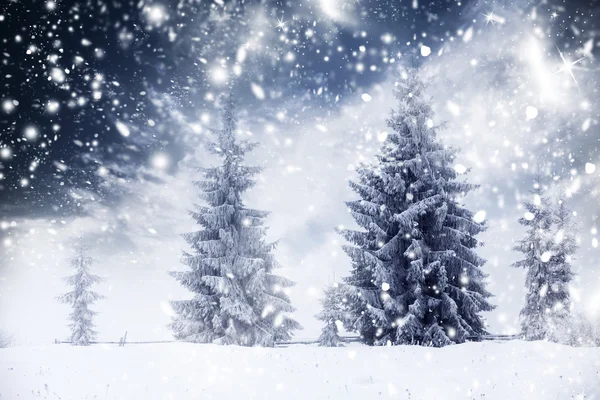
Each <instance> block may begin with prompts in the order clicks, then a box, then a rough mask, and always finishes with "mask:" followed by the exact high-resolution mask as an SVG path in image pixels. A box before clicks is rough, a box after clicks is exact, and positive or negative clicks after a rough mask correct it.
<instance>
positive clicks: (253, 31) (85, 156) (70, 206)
mask: <svg viewBox="0 0 600 400" xmlns="http://www.w3.org/2000/svg"><path fill="white" fill-rule="evenodd" d="M599 15H600V4H599V2H598V1H566V0H565V1H555V0H550V1H536V2H526V1H512V2H503V1H496V2H492V1H489V2H488V1H479V2H475V1H456V0H452V1H450V0H448V1H445V0H442V1H431V2H427V1H423V0H402V1H393V0H388V1H376V0H356V1H344V0H300V1H287V2H283V1H254V2H253V1H239V0H238V1H227V0H213V1H208V0H203V1H200V0H179V1H167V0H155V1H147V0H140V1H102V0H98V1H91V0H88V1H78V2H75V1H66V0H48V1H33V0H28V1H21V0H19V1H5V2H3V3H2V4H1V5H0V38H1V41H2V63H1V64H0V87H1V93H0V102H1V104H0V224H1V225H0V240H1V241H2V242H1V243H0V321H2V323H0V324H2V325H4V324H6V325H7V326H9V327H10V328H11V329H12V330H13V331H15V332H17V333H18V334H23V339H22V340H23V341H36V340H45V339H42V338H41V337H40V336H39V335H38V336H36V335H32V334H29V336H28V334H26V333H22V332H21V330H24V329H21V328H20V325H19V324H18V323H17V321H18V320H19V318H21V317H22V316H23V315H25V314H27V312H28V311H27V310H29V313H30V314H32V313H33V314H35V313H38V314H40V313H41V314H45V315H46V316H47V317H46V318H48V319H50V318H52V323H50V322H49V325H51V326H52V327H53V328H52V329H53V332H56V335H60V332H62V331H61V329H63V330H64V328H63V325H64V324H63V321H62V319H61V318H62V315H63V314H64V311H65V310H64V309H62V308H60V307H59V306H54V305H52V306H50V305H48V307H50V308H48V309H44V308H43V307H42V308H40V307H38V306H36V301H44V302H47V300H45V299H51V298H52V297H53V296H54V295H55V294H56V293H60V292H61V291H62V290H63V287H62V286H61V283H60V277H62V276H65V275H67V274H68V273H69V271H68V268H67V266H66V264H65V261H64V260H65V258H67V257H68V255H69V254H70V253H69V251H70V243H71V241H72V238H73V237H74V236H75V235H81V234H83V235H84V236H85V237H86V238H87V240H88V242H89V243H90V244H93V245H94V246H93V247H94V252H95V253H94V256H95V258H96V259H97V261H98V272H99V273H100V274H101V275H103V276H106V277H108V278H109V279H107V283H106V286H105V288H104V289H105V290H106V291H110V292H111V293H110V294H108V295H107V298H108V299H107V300H106V301H105V302H104V305H102V304H100V305H99V307H100V308H101V309H100V311H101V316H100V321H99V325H100V327H101V328H102V327H104V332H107V331H108V332H110V334H113V331H112V330H111V329H113V328H114V331H115V332H116V331H120V329H121V325H122V322H123V321H129V320H131V319H132V318H133V317H132V315H136V316H139V315H140V314H139V313H138V312H137V311H136V312H134V311H131V310H138V311H139V310H140V309H144V310H145V311H144V312H143V313H141V314H143V315H144V317H140V318H141V319H139V320H137V322H136V324H138V326H145V328H144V329H145V333H144V334H147V338H149V339H155V338H156V337H158V336H160V335H167V333H165V332H166V331H165V329H163V328H164V325H165V323H166V321H168V317H169V312H168V310H165V306H164V304H166V303H167V300H168V299H170V298H172V297H173V296H174V297H180V296H181V294H180V292H178V290H179V288H178V287H177V285H176V283H175V282H171V279H170V278H169V277H168V275H167V274H166V271H168V270H171V269H176V268H179V267H180V266H179V264H178V258H179V254H180V252H181V250H182V248H183V246H184V243H183V241H182V240H181V239H180V237H179V235H180V234H181V233H183V232H185V231H188V230H190V229H194V226H193V225H192V224H191V221H189V218H188V217H187V216H186V214H185V211H186V208H187V207H189V206H190V204H191V202H193V201H194V192H193V187H192V186H191V185H190V181H191V180H193V177H194V173H193V167H194V166H197V165H206V164H210V163H211V162H212V160H211V159H210V158H208V156H207V155H206V154H205V153H204V152H203V151H202V142H203V140H204V139H205V138H207V137H210V135H211V129H213V128H218V118H217V117H218V108H219V106H220V104H221V99H222V95H223V94H227V93H229V92H230V91H232V92H233V94H234V97H235V98H236V100H237V103H238V109H239V110H240V116H239V118H240V120H241V132H240V134H241V135H242V136H244V135H248V136H252V138H253V139H254V140H257V141H259V142H260V143H261V145H260V148H259V149H258V150H257V151H256V153H255V154H254V155H253V158H251V160H250V162H251V163H254V164H259V165H262V166H263V167H265V172H264V174H263V175H262V178H261V180H259V182H258V185H257V187H256V188H255V189H253V191H252V192H251V193H249V195H248V196H249V197H248V201H249V203H250V204H251V205H256V206H257V207H258V208H261V209H267V210H269V211H272V217H271V219H270V221H269V222H270V225H271V227H272V229H271V231H270V234H271V235H272V236H273V239H281V242H280V243H281V246H280V249H279V250H278V258H279V259H280V262H281V263H282V264H283V265H284V267H285V269H284V271H283V273H284V274H286V275H288V276H290V277H291V278H293V279H294V280H296V281H297V282H298V286H297V289H296V290H297V293H296V294H295V297H294V296H292V300H294V301H295V304H294V305H295V306H296V308H298V310H299V311H298V312H299V319H300V322H301V323H302V324H303V325H305V327H306V328H307V333H306V334H304V333H303V334H302V335H304V336H314V333H315V332H316V330H315V329H316V328H315V327H318V325H317V324H318V323H317V322H314V321H313V320H312V319H311V318H312V315H314V314H315V313H316V312H318V307H319V305H318V299H319V298H320V297H321V293H322V288H323V286H324V285H325V284H326V283H328V282H331V281H333V280H335V279H336V278H338V277H339V276H341V275H345V274H346V271H347V270H348V268H349V260H348V259H347V258H346V257H345V256H344V255H343V254H342V251H341V249H340V245H341V242H342V240H341V238H339V237H337V235H336V234H335V233H334V231H333V228H334V227H335V226H338V225H344V224H352V219H351V218H350V216H349V215H348V213H347V212H346V209H345V206H344V204H343V202H344V201H345V200H352V199H354V198H355V195H353V194H352V193H351V192H350V191H349V190H348V189H347V183H346V181H347V179H352V178H354V177H355V175H354V166H355V165H356V164H358V163H359V162H364V161H369V160H370V159H372V157H373V155H374V154H375V152H376V151H377V150H378V147H379V145H380V143H379V140H378V139H379V138H380V137H381V135H382V132H383V131H384V130H385V118H386V117H387V115H388V114H387V113H388V111H389V110H390V109H391V108H393V107H394V101H393V99H392V96H391V92H392V87H393V82H394V79H395V77H396V72H397V71H398V70H399V69H401V68H403V67H405V66H414V67H417V68H420V69H421V71H422V73H423V75H424V77H426V78H427V79H429V80H430V81H429V94H430V95H431V96H432V98H433V100H432V101H433V105H434V109H435V110H436V113H437V115H438V116H439V118H440V120H441V121H447V123H448V124H447V130H446V133H445V135H444V136H442V137H441V139H442V140H443V141H444V142H446V143H449V144H451V145H454V146H456V147H459V148H461V150H462V153H461V156H460V157H459V159H458V160H457V161H458V162H460V163H461V164H464V165H465V166H466V167H468V168H472V170H471V173H470V174H469V180H470V181H471V182H473V183H477V184H480V185H481V189H480V190H479V191H478V192H477V193H475V194H473V195H472V196H471V198H470V199H469V200H468V205H469V206H470V207H472V208H474V210H475V211H476V210H477V209H481V210H485V211H486V213H487V217H488V220H489V221H488V222H489V226H490V229H489V230H488V232H487V233H486V235H487V237H484V239H485V242H486V247H485V248H484V249H483V250H482V253H483V256H485V257H486V258H487V259H488V260H489V263H488V264H489V265H488V268H490V270H489V272H490V275H491V283H490V290H491V291H492V292H493V293H494V294H496V298H495V299H494V301H493V302H495V304H502V307H499V308H498V309H497V311H495V312H494V314H492V316H491V317H490V323H491V324H492V325H493V327H494V328H495V330H496V331H502V330H503V329H504V330H507V331H510V329H511V328H512V327H513V326H515V324H514V321H515V319H516V317H517V314H518V309H519V307H520V305H521V303H522V295H523V293H522V291H523V289H522V286H523V278H522V274H521V272H517V271H514V270H510V269H509V268H508V265H509V264H510V262H511V261H512V260H514V258H515V257H518V255H515V254H512V253H511V252H510V248H511V246H512V240H514V239H515V238H518V237H519V235H521V234H522V231H521V230H520V229H521V228H520V227H519V226H518V224H517V219H518V218H519V216H520V215H522V209H520V208H519V203H520V201H521V200H523V196H524V195H526V193H527V190H528V189H530V187H531V182H532V171H533V170H534V169H536V168H541V169H542V170H543V171H544V173H545V174H546V175H547V177H548V183H552V182H554V183H555V189H554V191H555V192H561V194H567V196H568V197H569V198H570V199H571V200H570V202H571V205H572V207H573V208H574V209H575V210H577V212H578V213H579V214H578V218H577V222H578V225H579V227H580V238H579V239H580V248H581V249H580V255H579V256H578V261H577V268H578V271H579V272H580V273H581V274H580V276H581V278H580V283H581V291H582V293H587V294H583V295H582V296H583V297H582V298H584V299H585V298H587V299H592V298H593V299H596V300H594V301H595V303H594V304H596V306H597V307H600V296H598V295H597V294H596V293H597V292H598V290H597V289H598V288H599V287H600V280H599V277H600V274H598V273H597V272H596V271H595V268H596V264H597V261H596V260H597V259H598V254H597V246H598V240H597V239H596V236H597V228H596V224H597V215H600V214H599V212H600V207H599V206H598V204H599V202H598V200H599V197H600V182H599V181H598V173H599V172H600V153H599V152H598V139H599V138H600V129H599V126H598V121H599V119H600V115H599V106H598V103H597V99H598V90H599V88H600V85H599V80H598V77H599V76H600V72H599V71H600V70H599V67H598V63H597V55H598V46H599V45H600V37H599V32H600V31H599V27H598V24H599V23H600V18H599V17H598V16H599ZM534 114H535V115H534ZM596 165H598V166H599V168H596ZM590 171H591V172H590ZM592 267H593V268H592ZM136 290H137V292H135V293H137V295H135V296H133V297H134V298H135V300H132V301H133V304H132V306H131V308H128V309H129V310H130V311H128V312H129V313H127V312H125V311H123V312H121V314H119V313H116V312H114V310H116V309H120V304H121V303H120V302H122V299H124V298H130V297H131V291H136ZM32 293H36V296H37V297H39V296H41V297H43V300H39V299H38V300H33V298H34V297H36V296H31V294H32ZM157 293H159V294H157ZM44 296H45V297H44ZM157 296H158V298H159V299H158V300H157ZM585 296H587V297H585ZM37 297H36V298H37ZM50 302H52V301H50ZM303 302H304V303H303ZM15 303H18V304H21V306H20V307H21V308H19V307H16V308H15V307H10V306H9V304H15ZM596 306H594V307H592V308H593V309H592V310H591V311H592V312H595V307H596ZM52 307H54V308H52ZM102 307H103V308H102ZM148 307H150V308H152V307H155V308H156V309H157V310H158V313H160V314H161V315H162V319H158V320H157V319H156V318H154V317H153V316H154V315H155V312H154V311H151V310H148ZM583 308H585V307H583ZM586 310H587V309H586ZM588 311H589V310H588ZM31 318H33V317H31ZM38 318H39V315H38ZM102 318H105V319H102ZM54 320H58V322H55V321H54ZM32 321H33V319H32ZM32 323H33V322H32ZM494 324H495V325H494ZM505 328H506V329H505ZM140 330H141V328H140ZM100 333H101V336H102V334H103V333H102V329H101V332H100ZM138 335H141V333H139V332H138Z"/></svg>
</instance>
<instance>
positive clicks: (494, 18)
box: [483, 11, 506, 25]
mask: <svg viewBox="0 0 600 400" xmlns="http://www.w3.org/2000/svg"><path fill="white" fill-rule="evenodd" d="M483 16H484V17H485V24H486V25H487V24H489V23H491V24H492V25H495V24H496V23H499V24H503V23H505V22H506V20H505V19H504V18H503V17H501V16H498V15H494V11H492V12H489V13H487V14H483Z"/></svg>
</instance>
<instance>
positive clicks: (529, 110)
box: [525, 106, 538, 121]
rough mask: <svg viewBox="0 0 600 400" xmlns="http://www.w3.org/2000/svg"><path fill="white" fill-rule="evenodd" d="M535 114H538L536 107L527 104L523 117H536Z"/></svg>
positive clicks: (529, 118) (528, 119)
mask: <svg viewBox="0 0 600 400" xmlns="http://www.w3.org/2000/svg"><path fill="white" fill-rule="evenodd" d="M537 115H538V109H537V108H535V107H533V106H527V108H526V109H525V118H527V121H530V120H532V119H535V117H537Z"/></svg>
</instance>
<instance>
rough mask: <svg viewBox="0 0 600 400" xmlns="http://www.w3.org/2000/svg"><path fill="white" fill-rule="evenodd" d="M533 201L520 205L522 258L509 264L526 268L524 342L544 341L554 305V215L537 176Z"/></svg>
mask: <svg viewBox="0 0 600 400" xmlns="http://www.w3.org/2000/svg"><path fill="white" fill-rule="evenodd" d="M531 195H532V199H531V200H530V201H526V202H524V203H523V206H524V209H525V213H524V215H523V217H521V218H520V219H519V223H520V224H521V225H523V226H525V227H527V231H526V234H525V238H524V239H522V240H519V241H518V242H517V244H516V245H515V247H514V249H515V250H516V251H519V252H521V253H523V254H524V256H525V258H524V259H522V260H519V261H517V262H515V263H513V264H512V266H513V267H516V268H525V270H526V272H525V274H526V275H525V276H526V278H525V306H524V307H523V309H522V310H521V332H522V334H523V336H524V338H525V339H527V340H542V339H545V338H546V337H547V335H548V331H549V314H550V310H552V309H553V307H554V306H555V304H556V299H555V296H554V295H553V294H552V293H551V292H550V291H549V289H550V279H551V277H550V270H551V267H552V250H553V249H554V247H555V245H554V243H553V237H552V234H553V232H552V224H553V220H554V215H553V211H552V207H551V204H550V200H549V198H548V196H547V195H546V191H545V189H544V187H543V186H542V182H541V179H540V178H539V177H538V178H537V179H536V181H535V183H534V186H533V190H532V191H531Z"/></svg>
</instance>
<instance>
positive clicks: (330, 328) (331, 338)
mask: <svg viewBox="0 0 600 400" xmlns="http://www.w3.org/2000/svg"><path fill="white" fill-rule="evenodd" d="M321 304H322V306H323V310H322V311H321V312H320V313H319V314H317V315H316V317H317V319H318V320H320V321H323V322H324V323H325V326H324V327H323V330H322V331H321V335H320V336H319V346H326V347H340V346H343V344H342V341H341V339H340V335H339V328H338V324H339V323H343V322H342V321H344V320H345V319H346V315H345V311H344V310H345V304H344V297H343V294H342V292H341V290H340V289H339V286H338V285H331V286H328V287H327V288H326V289H325V297H324V298H323V300H322V301H321Z"/></svg>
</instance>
